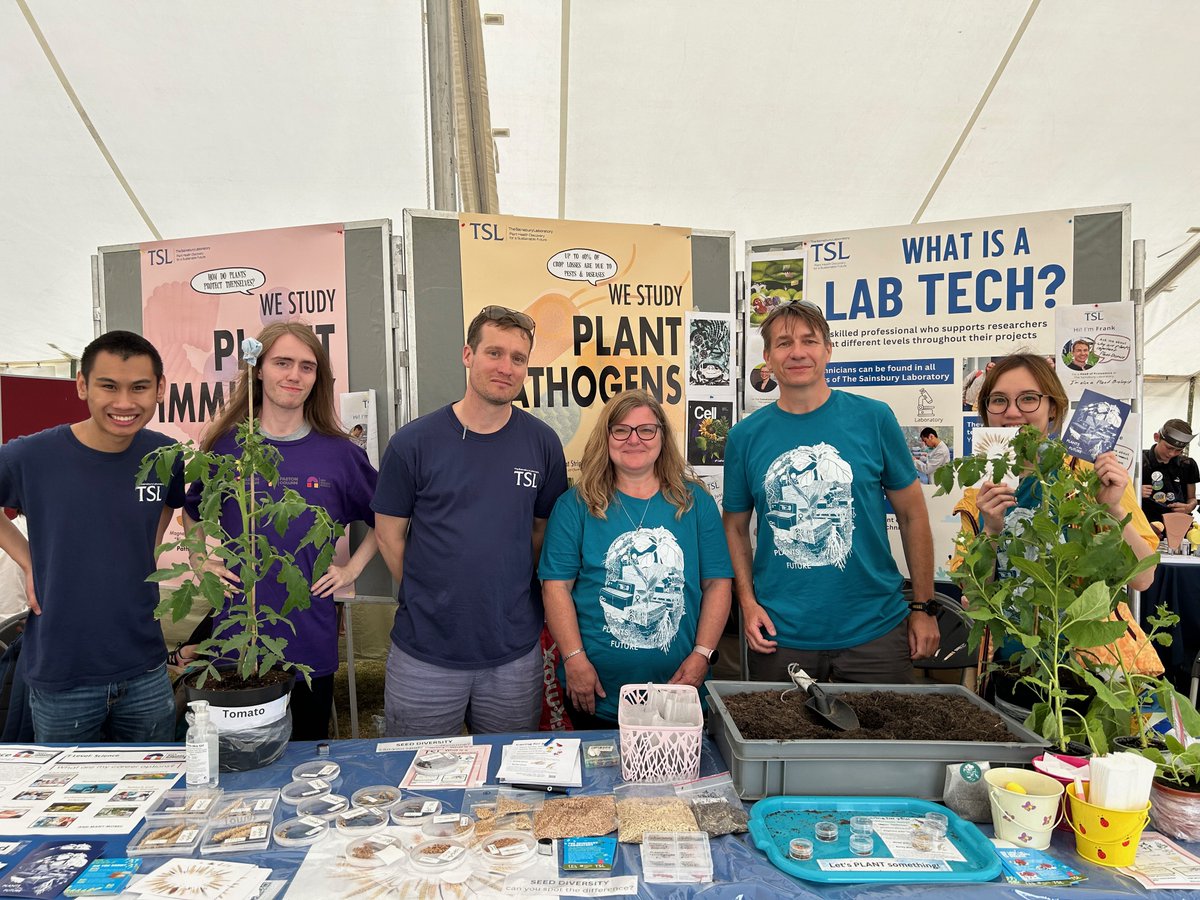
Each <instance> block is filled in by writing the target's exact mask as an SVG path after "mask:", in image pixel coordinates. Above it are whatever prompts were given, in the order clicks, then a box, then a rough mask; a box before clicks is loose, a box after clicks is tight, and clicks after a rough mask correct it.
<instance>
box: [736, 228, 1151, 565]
mask: <svg viewBox="0 0 1200 900" xmlns="http://www.w3.org/2000/svg"><path fill="white" fill-rule="evenodd" d="M1129 228H1130V210H1129V207H1128V206H1127V205H1123V206H1112V207H1098V208H1091V209H1072V210H1052V211H1047V212H1036V213H1028V214H1017V215H1006V216H992V217H981V218H978V219H967V220H959V221H953V222H934V223H921V224H917V225H901V226H895V227H889V228H873V229H865V230H858V231H843V232H826V233H822V234H807V235H794V236H790V237H784V238H770V239H762V240H751V241H747V243H746V268H747V282H748V284H749V289H748V291H747V304H746V310H745V327H746V348H747V349H746V364H745V369H746V371H745V376H744V382H745V392H744V395H745V397H746V404H747V407H748V409H750V410H753V409H756V408H758V407H760V406H762V405H765V404H766V403H769V402H771V401H773V400H774V399H775V398H776V397H777V396H778V387H777V385H776V384H775V383H774V380H773V379H772V378H771V376H770V372H769V371H766V370H765V369H764V367H763V366H762V360H763V345H762V340H761V338H760V337H759V335H758V330H757V326H758V324H759V323H761V321H762V320H763V319H764V318H765V317H766V315H767V314H769V312H770V310H771V309H772V308H773V307H774V306H776V305H778V304H779V303H783V302H789V301H797V300H802V301H807V302H810V303H813V304H815V305H816V306H818V307H819V308H820V309H821V311H822V312H823V313H824V315H825V317H826V319H827V320H828V321H829V326H830V337H831V340H832V343H833V355H832V359H831V362H830V363H829V365H828V367H827V369H826V379H827V381H828V383H829V385H830V387H832V388H837V389H844V390H848V391H853V392H856V393H861V394H865V395H868V396H871V397H874V398H876V399H879V400H882V401H884V402H885V403H887V404H888V405H889V406H890V407H891V408H892V410H893V412H894V413H895V415H896V418H897V420H898V421H899V423H900V426H901V429H902V430H903V431H904V434H905V437H906V439H907V441H908V444H909V447H910V450H911V451H912V453H913V456H914V459H915V460H916V461H917V462H918V463H921V462H922V461H923V460H924V458H925V455H926V454H927V452H928V448H927V447H925V445H924V444H923V443H922V442H921V439H920V433H921V431H922V430H924V429H925V428H933V429H934V430H935V431H936V432H937V435H938V437H939V438H940V440H941V441H943V442H944V443H945V444H946V445H947V446H948V447H949V448H950V450H951V455H952V456H953V457H957V456H959V455H961V454H963V453H970V452H971V449H972V443H971V433H972V430H973V429H974V427H975V425H976V424H977V423H978V421H979V420H978V416H977V415H976V414H975V412H974V405H975V400H976V396H975V394H977V392H978V389H979V385H980V384H981V383H982V376H983V373H984V372H985V371H986V369H987V365H988V363H989V362H990V361H991V360H992V359H994V358H998V357H1000V356H1003V355H1006V354H1009V353H1014V352H1030V353H1037V354H1041V355H1044V356H1046V357H1047V358H1048V359H1051V360H1053V361H1054V362H1055V363H1056V367H1057V371H1058V373H1059V374H1060V376H1061V377H1062V380H1063V382H1064V384H1065V385H1066V386H1067V389H1068V396H1069V397H1070V399H1071V400H1072V401H1075V400H1078V399H1079V398H1080V396H1081V395H1082V392H1083V391H1084V390H1085V389H1091V390H1093V391H1096V392H1106V393H1107V394H1108V395H1109V396H1112V397H1114V398H1118V399H1120V400H1132V399H1133V397H1132V396H1131V392H1132V391H1133V385H1134V384H1135V381H1136V378H1135V376H1134V367H1135V365H1136V360H1135V359H1134V353H1133V349H1132V348H1133V347H1134V346H1135V341H1134V335H1133V333H1132V322H1133V317H1132V313H1131V310H1130V308H1129V307H1130V304H1129V303H1128V296H1129V266H1130V235H1129ZM1060 332H1061V333H1060ZM1083 344H1086V345H1087V347H1088V348H1090V354H1089V357H1088V358H1087V359H1086V361H1085V362H1084V363H1082V364H1078V369H1084V368H1086V371H1080V370H1077V367H1076V366H1077V364H1075V363H1073V361H1072V358H1071V348H1072V346H1074V345H1079V346H1077V348H1076V349H1077V350H1078V352H1079V353H1080V355H1081V356H1082V355H1083V347H1082V345H1083ZM1131 418H1132V421H1131V422H1129V423H1127V425H1126V429H1125V432H1124V435H1123V437H1122V440H1121V443H1120V444H1119V445H1118V454H1119V455H1121V456H1122V458H1123V459H1124V461H1126V463H1127V465H1129V466H1132V465H1133V462H1134V460H1135V459H1136V457H1137V445H1138V438H1137V435H1138V427H1137V424H1136V418H1135V417H1131ZM1059 424H1060V425H1061V424H1062V423H1059ZM1122 445H1124V446H1122ZM921 480H922V482H924V483H925V484H926V488H925V492H926V500H927V502H928V504H929V510H930V519H931V522H932V525H933V530H934V548H935V549H934V559H935V562H936V566H937V577H938V578H939V579H945V578H947V577H948V569H947V567H948V563H949V560H950V556H951V553H952V550H953V539H954V535H955V534H957V532H958V528H959V522H958V519H957V517H956V516H954V515H953V512H952V510H953V506H954V503H955V502H956V501H957V499H958V494H957V493H954V494H951V495H950V496H946V497H936V498H935V497H934V496H933V493H934V488H933V486H932V485H929V484H928V482H929V480H930V479H929V476H928V475H925V474H922V475H921ZM889 532H890V534H891V537H892V544H893V551H894V554H895V556H896V559H897V560H898V561H901V563H902V564H903V554H902V552H901V547H900V541H899V531H898V529H897V528H896V527H895V523H894V521H893V522H891V523H890V527H889Z"/></svg>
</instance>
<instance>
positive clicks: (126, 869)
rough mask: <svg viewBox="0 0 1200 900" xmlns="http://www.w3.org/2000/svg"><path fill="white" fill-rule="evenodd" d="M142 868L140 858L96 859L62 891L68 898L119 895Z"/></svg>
mask: <svg viewBox="0 0 1200 900" xmlns="http://www.w3.org/2000/svg"><path fill="white" fill-rule="evenodd" d="M141 867H142V860H141V857H137V856H135V857H133V858H128V857H124V858H121V859H97V860H93V861H92V864H91V865H90V866H88V867H87V868H86V869H84V870H83V874H82V875H80V876H79V877H78V878H76V879H75V880H74V881H73V882H71V886H70V887H69V888H67V889H66V890H65V891H63V893H64V894H66V895H67V896H68V897H96V896H110V895H112V894H119V893H121V892H122V891H123V890H125V888H126V887H128V885H129V879H130V878H132V877H133V876H134V875H136V874H137V871H138V869H140V868H141Z"/></svg>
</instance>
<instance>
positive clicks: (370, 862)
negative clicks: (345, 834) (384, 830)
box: [346, 834, 408, 869]
mask: <svg viewBox="0 0 1200 900" xmlns="http://www.w3.org/2000/svg"><path fill="white" fill-rule="evenodd" d="M407 857H408V853H407V852H406V851H405V849H404V843H403V841H401V839H400V838H399V837H398V836H396V835H394V834H370V835H367V836H366V837H360V838H359V839H358V840H356V841H351V842H350V843H349V844H348V845H347V846H346V862H348V863H349V864H350V865H352V866H357V867H358V868H360V869H382V868H384V867H385V866H390V865H394V864H395V863H399V862H403V861H404V860H405V859H406V858H407Z"/></svg>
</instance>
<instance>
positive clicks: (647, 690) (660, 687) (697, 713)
mask: <svg viewBox="0 0 1200 900" xmlns="http://www.w3.org/2000/svg"><path fill="white" fill-rule="evenodd" d="M656 713H657V714H658V717H659V719H660V721H657V722H653V723H652V722H651V720H652V719H653V718H655V714H656ZM664 717H665V718H666V719H667V720H668V721H669V722H670V723H671V724H667V722H664V721H661V719H662V718H664ZM617 724H618V725H619V726H620V728H621V777H622V778H624V780H625V781H627V782H630V783H641V784H663V783H667V782H672V781H686V780H688V779H692V778H695V777H697V776H698V775H699V774H700V743H701V740H702V736H703V733H704V711H703V710H702V709H701V707H700V694H699V693H698V692H697V691H696V689H695V688H694V687H692V686H691V685H690V684H627V685H624V686H623V687H622V688H621V700H620V702H619V704H618V706H617Z"/></svg>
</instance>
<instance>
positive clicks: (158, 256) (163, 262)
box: [146, 247, 175, 266]
mask: <svg viewBox="0 0 1200 900" xmlns="http://www.w3.org/2000/svg"><path fill="white" fill-rule="evenodd" d="M146 255H147V256H148V257H150V265H152V266H169V265H170V264H171V263H173V262H175V260H173V259H171V251H170V250H168V249H166V248H165V247H163V248H161V249H158V250H147V251H146Z"/></svg>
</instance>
